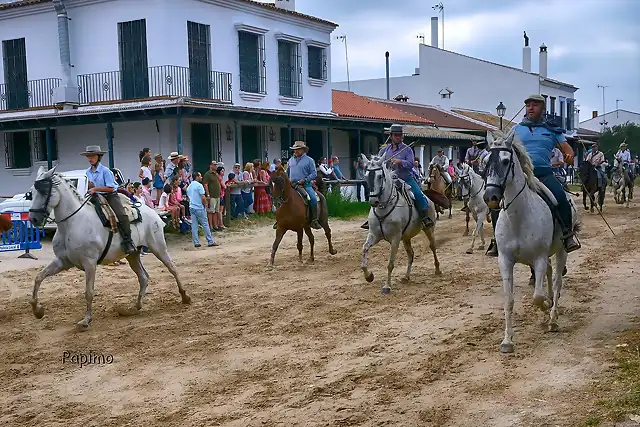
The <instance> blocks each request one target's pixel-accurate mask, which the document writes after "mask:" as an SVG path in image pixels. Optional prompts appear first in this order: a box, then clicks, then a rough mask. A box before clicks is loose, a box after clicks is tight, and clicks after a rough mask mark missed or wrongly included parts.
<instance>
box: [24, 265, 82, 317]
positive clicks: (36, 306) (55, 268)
mask: <svg viewBox="0 0 640 427" xmlns="http://www.w3.org/2000/svg"><path fill="white" fill-rule="evenodd" d="M71 267H72V265H71V264H70V263H68V262H65V261H63V260H61V259H59V258H55V259H54V260H53V261H51V262H50V263H49V264H47V266H46V267H45V268H43V269H42V270H40V272H39V273H38V275H37V276H36V280H35V282H34V284H33V293H32V294H31V301H29V304H31V311H33V315H34V316H36V318H37V319H42V316H44V308H43V307H42V305H40V302H39V301H38V291H39V290H40V285H41V284H42V282H43V281H44V279H46V278H47V277H51V276H55V275H56V274H58V273H60V272H61V271H64V270H68V269H70V268H71Z"/></svg>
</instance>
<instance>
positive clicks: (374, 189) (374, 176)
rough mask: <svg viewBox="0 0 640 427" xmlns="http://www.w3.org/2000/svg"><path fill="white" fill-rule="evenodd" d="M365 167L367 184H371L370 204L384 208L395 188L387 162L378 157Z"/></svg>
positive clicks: (369, 161) (373, 158) (366, 163)
mask: <svg viewBox="0 0 640 427" xmlns="http://www.w3.org/2000/svg"><path fill="white" fill-rule="evenodd" d="M363 157H364V156H363ZM363 160H364V159H363ZM364 165H365V173H366V177H367V183H368V184H369V203H370V204H371V206H373V207H374V208H376V207H381V208H384V207H385V206H386V202H388V201H389V200H390V199H391V193H392V188H393V177H392V176H391V171H390V170H389V168H388V167H387V162H386V161H384V160H383V159H382V158H380V157H378V156H373V157H372V158H371V160H367V161H366V162H365V163H364ZM383 200H386V202H383Z"/></svg>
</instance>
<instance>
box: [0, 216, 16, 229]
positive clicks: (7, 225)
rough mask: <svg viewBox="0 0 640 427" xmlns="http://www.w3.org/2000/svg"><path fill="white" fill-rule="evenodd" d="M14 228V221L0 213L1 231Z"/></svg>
mask: <svg viewBox="0 0 640 427" xmlns="http://www.w3.org/2000/svg"><path fill="white" fill-rule="evenodd" d="M12 228H13V222H12V221H11V220H10V219H9V218H6V217H5V216H4V215H0V233H6V232H7V231H9V230H11V229H12Z"/></svg>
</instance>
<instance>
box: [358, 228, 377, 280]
mask: <svg viewBox="0 0 640 427" xmlns="http://www.w3.org/2000/svg"><path fill="white" fill-rule="evenodd" d="M379 241H380V236H376V235H375V234H373V233H372V232H371V231H369V234H368V235H367V240H366V241H365V242H364V245H362V262H361V263H360V268H362V272H363V273H364V280H366V281H367V282H369V283H371V282H373V273H372V272H370V271H369V268H368V267H367V254H368V253H369V249H371V246H373V245H375V244H376V243H378V242H379Z"/></svg>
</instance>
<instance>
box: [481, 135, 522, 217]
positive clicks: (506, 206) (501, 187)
mask: <svg viewBox="0 0 640 427" xmlns="http://www.w3.org/2000/svg"><path fill="white" fill-rule="evenodd" d="M502 151H506V152H507V153H509V165H507V171H506V172H505V174H504V179H503V180H502V184H490V183H488V182H487V181H486V179H487V175H488V171H489V169H490V168H495V165H491V163H487V165H486V166H485V186H486V187H487V188H489V187H494V188H497V189H499V190H500V200H501V201H502V203H503V206H504V207H503V208H502V209H503V210H505V211H506V210H507V209H509V206H511V204H512V203H513V202H514V201H515V200H516V199H517V198H518V196H519V195H520V194H522V192H523V191H524V189H525V187H526V186H527V183H526V180H525V183H524V184H523V185H522V188H521V189H520V191H518V194H516V195H515V197H514V198H513V199H512V200H511V201H510V202H509V203H506V204H505V203H504V189H505V187H506V185H507V179H508V178H509V172H511V179H513V178H514V177H515V173H516V172H515V165H514V163H513V149H512V148H506V147H493V148H490V149H489V152H491V153H500V152H502ZM489 160H491V161H492V162H493V163H497V162H499V161H500V157H499V156H497V155H496V156H494V158H493V159H492V158H489Z"/></svg>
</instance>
